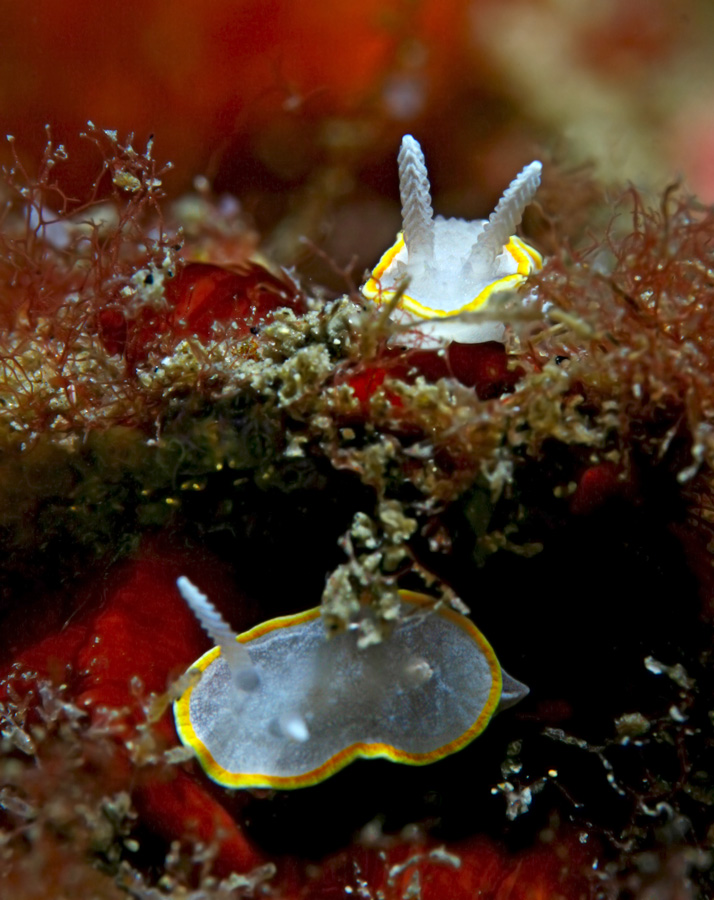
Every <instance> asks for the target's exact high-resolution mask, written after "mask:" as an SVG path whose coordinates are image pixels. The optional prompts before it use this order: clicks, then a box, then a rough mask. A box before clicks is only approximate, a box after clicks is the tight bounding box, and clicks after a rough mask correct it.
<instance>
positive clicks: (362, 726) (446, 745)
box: [174, 577, 528, 789]
mask: <svg viewBox="0 0 714 900" xmlns="http://www.w3.org/2000/svg"><path fill="white" fill-rule="evenodd" d="M178 588H179V590H180V592H181V595H182V596H183V598H184V599H185V600H186V602H187V603H188V605H189V606H190V607H191V609H192V610H193V611H194V613H195V614H196V615H197V617H198V618H199V620H200V622H201V624H202V625H203V627H204V628H205V629H206V631H207V632H208V634H209V635H210V637H211V638H212V639H213V641H214V642H215V644H216V646H215V647H214V648H213V649H212V650H209V651H208V652H207V653H205V654H204V655H203V656H202V657H201V658H200V659H199V660H198V661H197V662H196V663H194V665H193V666H192V669H194V670H198V671H199V672H200V673H201V677H200V679H199V681H198V683H196V684H194V685H193V686H192V687H190V688H189V689H188V690H187V691H186V692H185V693H184V694H183V695H182V696H181V697H180V698H179V700H177V701H176V703H175V704H174V715H175V719H176V727H177V730H178V733H179V737H180V738H181V740H182V742H183V743H184V744H185V745H186V746H188V747H191V748H192V749H193V750H194V752H195V754H196V756H197V757H198V760H199V762H200V763H201V765H202V767H203V768H204V770H205V771H206V773H207V774H208V775H209V777H210V778H212V779H213V780H214V781H216V782H218V784H222V785H225V786H226V787H231V788H248V787H250V788H258V787H263V788H283V789H285V788H299V787H306V786H307V785H311V784H315V783H317V782H318V781H322V780H323V779H325V778H328V777H329V776H330V775H332V774H334V773H335V772H337V771H338V770H339V769H341V768H343V766H346V765H347V764H348V763H350V762H352V761H353V760H355V759H357V758H360V757H361V758H372V757H383V758H386V759H389V760H392V761H394V762H402V763H409V764H411V765H417V766H418V765H425V764H426V763H431V762H435V761H436V760H439V759H442V758H443V757H444V756H447V755H448V754H450V753H454V752H456V751H457V750H460V749H461V748H462V747H464V746H466V744H468V743H469V742H470V741H472V740H473V739H474V738H475V737H476V736H477V735H479V734H480V733H481V732H482V731H483V730H484V728H485V727H486V725H487V724H488V722H489V719H490V718H491V716H492V715H493V714H494V713H495V712H497V711H498V710H499V709H503V708H505V707H507V706H511V705H513V704H514V703H517V702H518V701H519V700H520V699H521V698H523V697H524V696H525V695H526V694H527V693H528V688H527V687H525V685H523V684H521V683H520V682H518V681H516V680H515V679H514V678H511V677H510V676H509V675H507V674H506V673H505V672H503V670H502V669H501V666H500V665H499V662H498V659H497V658H496V655H495V653H494V652H493V650H492V648H491V646H490V644H489V643H488V641H487V640H486V638H485V637H484V636H483V635H482V634H481V632H480V631H479V630H478V629H477V628H476V626H475V625H474V624H473V623H472V622H471V621H470V620H469V619H467V618H466V617H465V616H462V615H461V614H460V613H457V612H455V611H454V610H452V609H449V608H445V607H442V608H439V609H434V608H433V605H434V598H433V597H426V596H425V595H423V594H415V593H412V592H409V591H400V598H401V604H402V608H401V619H400V621H399V623H398V624H397V625H396V626H395V628H394V631H393V632H392V634H391V635H390V636H389V637H388V638H387V639H386V640H385V641H384V642H382V643H381V644H376V645H371V646H369V647H365V648H359V647H358V646H357V634H356V632H355V631H350V630H347V631H345V632H342V633H339V634H336V635H334V636H332V637H328V636H327V635H326V633H325V628H324V625H323V623H322V620H321V617H320V610H319V608H316V609H309V610H307V611H306V612H303V613H299V614H297V615H293V616H284V617H282V618H278V619H272V620H270V621H269V622H264V623H263V624H262V625H258V626H256V627H255V628H252V629H251V630H250V631H247V632H246V633H245V634H241V635H235V634H234V633H233V632H231V629H230V626H228V625H227V624H226V623H225V622H224V620H223V619H222V618H221V616H220V614H219V613H218V612H217V610H216V609H215V608H214V607H213V605H212V604H211V603H210V601H209V600H208V598H207V597H206V596H205V595H203V594H202V593H201V592H200V591H199V590H198V589H197V588H196V587H195V586H194V585H193V584H191V582H190V581H189V580H188V579H187V578H185V577H182V578H179V580H178Z"/></svg>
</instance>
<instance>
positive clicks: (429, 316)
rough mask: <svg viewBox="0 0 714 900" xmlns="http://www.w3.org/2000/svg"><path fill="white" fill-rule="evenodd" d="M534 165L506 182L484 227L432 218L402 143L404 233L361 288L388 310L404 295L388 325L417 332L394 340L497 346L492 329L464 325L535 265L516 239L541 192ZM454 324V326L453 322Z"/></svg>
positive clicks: (487, 324)
mask: <svg viewBox="0 0 714 900" xmlns="http://www.w3.org/2000/svg"><path fill="white" fill-rule="evenodd" d="M540 172H541V164H540V163H539V162H533V163H531V164H530V165H529V166H526V167H525V169H523V171H522V172H521V173H520V174H519V175H518V176H517V177H516V178H515V179H514V180H513V181H512V182H511V184H510V185H509V187H508V188H507V190H506V191H505V193H504V195H503V197H502V198H501V200H500V201H499V203H498V205H497V207H496V209H495V210H494V212H493V214H492V215H491V216H490V218H489V219H477V220H475V221H472V222H469V221H465V220H463V219H444V218H442V217H441V216H437V217H436V218H434V216H433V213H432V208H431V196H430V189H429V179H428V175H427V171H426V165H425V163H424V157H423V155H422V153H421V148H420V147H419V144H418V143H417V142H416V141H415V140H414V138H412V137H411V135H405V137H404V139H403V141H402V148H401V150H400V154H399V186H400V194H401V198H402V219H403V231H402V232H401V233H400V234H399V235H398V236H397V241H396V243H395V244H394V245H393V246H392V247H391V248H390V249H389V250H388V251H387V252H386V253H385V254H384V256H383V257H382V259H381V260H380V261H379V263H378V264H377V266H376V267H375V269H374V271H373V273H372V277H371V278H370V279H369V280H368V282H367V283H366V284H365V285H364V287H363V288H362V292H363V294H364V295H365V297H368V298H370V299H372V300H374V301H375V302H376V303H380V304H381V303H388V302H390V301H392V300H393V298H394V297H395V295H396V293H397V292H398V291H403V294H402V296H401V298H400V299H399V302H398V305H397V308H396V309H395V311H394V313H393V317H394V319H395V321H398V322H406V323H409V324H416V325H418V330H416V329H415V330H414V331H413V332H411V333H409V332H406V333H405V334H400V335H399V338H398V342H399V343H402V344H405V345H422V346H423V345H424V344H426V345H429V344H443V343H448V342H449V341H461V342H463V343H480V342H483V341H490V340H501V339H502V338H503V332H504V326H503V324H502V323H500V322H495V321H487V320H481V321H475V320H474V317H472V321H468V318H467V317H465V316H464V315H463V314H464V313H469V312H476V311H478V310H480V309H482V308H483V307H484V305H485V304H486V303H487V301H488V299H489V297H491V296H492V295H493V294H494V293H496V292H497V291H503V290H509V289H515V288H517V287H518V286H519V285H520V284H522V282H523V281H524V279H525V278H526V277H527V276H528V275H529V274H530V273H531V272H533V271H535V270H537V269H539V268H540V267H541V265H542V258H541V256H540V254H539V253H538V252H537V251H536V250H534V249H533V248H532V247H529V246H528V244H526V243H525V242H524V241H522V240H521V239H520V238H518V237H515V236H514V235H513V232H514V231H515V229H516V227H517V226H518V223H519V222H520V220H521V218H522V215H523V210H524V209H525V207H526V206H527V205H528V203H530V201H531V200H532V199H533V196H534V194H535V192H536V190H537V188H538V185H539V184H540ZM459 316H460V318H459Z"/></svg>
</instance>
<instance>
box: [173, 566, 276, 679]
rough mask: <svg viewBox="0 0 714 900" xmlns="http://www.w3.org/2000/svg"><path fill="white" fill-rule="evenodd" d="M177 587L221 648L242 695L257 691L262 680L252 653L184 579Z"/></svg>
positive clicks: (203, 597) (192, 585)
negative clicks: (242, 692) (244, 692)
mask: <svg viewBox="0 0 714 900" xmlns="http://www.w3.org/2000/svg"><path fill="white" fill-rule="evenodd" d="M176 587H178V589H179V593H180V594H181V596H182V597H183V599H184V600H185V601H186V603H187V604H188V605H189V607H190V608H191V611H192V612H193V614H194V615H195V616H196V618H197V619H198V621H199V622H200V623H201V627H202V628H203V630H204V631H205V632H206V634H207V635H208V636H209V637H210V639H211V640H212V641H213V643H214V644H215V645H216V646H217V647H220V648H221V655H222V656H223V658H224V659H225V661H226V663H227V664H228V668H229V669H230V671H231V675H232V676H233V682H234V684H235V686H236V687H237V688H238V689H239V690H241V691H246V692H250V691H254V690H255V689H256V688H257V687H258V684H259V683H260V678H259V676H258V672H257V670H256V668H255V666H254V665H253V661H252V660H251V658H250V653H249V652H248V650H247V649H246V647H244V646H243V644H241V643H239V642H238V640H237V636H236V633H235V631H233V629H232V628H231V627H230V625H229V624H228V623H227V622H226V620H225V619H224V618H223V616H222V615H221V614H220V613H219V612H218V610H217V609H216V607H215V606H214V605H213V604H212V603H211V601H210V600H209V599H208V597H207V596H206V595H205V594H202V593H201V591H199V589H198V588H197V587H196V585H195V584H193V583H192V582H191V581H189V580H188V578H186V576H185V575H182V576H181V577H180V578H179V579H177V581H176Z"/></svg>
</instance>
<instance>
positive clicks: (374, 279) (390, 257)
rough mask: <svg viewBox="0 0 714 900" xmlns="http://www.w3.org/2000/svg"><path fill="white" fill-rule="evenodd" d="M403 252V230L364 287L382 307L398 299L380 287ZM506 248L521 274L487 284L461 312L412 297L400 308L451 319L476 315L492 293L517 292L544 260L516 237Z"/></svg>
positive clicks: (420, 315) (427, 316) (404, 297)
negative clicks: (467, 314) (436, 307)
mask: <svg viewBox="0 0 714 900" xmlns="http://www.w3.org/2000/svg"><path fill="white" fill-rule="evenodd" d="M403 249H404V235H403V233H402V232H401V231H400V232H399V234H398V235H397V240H396V243H395V244H394V245H393V246H392V247H390V248H389V250H387V251H386V253H384V254H383V256H382V258H381V259H380V260H379V262H378V263H377V265H376V266H375V268H374V271H373V272H372V275H371V276H370V278H369V280H368V281H367V283H366V284H365V286H364V287H363V288H362V293H363V294H364V296H365V297H366V298H367V299H369V300H374V302H375V303H377V304H378V305H380V304H382V303H388V302H389V301H390V300H391V299H392V297H394V295H395V294H396V291H393V290H389V289H383V288H382V287H381V286H380V280H381V278H382V276H383V275H384V273H385V272H386V271H387V269H388V268H389V266H391V264H392V263H393V262H394V259H395V258H396V257H397V256H398V255H399V253H400V252H401V250H403ZM505 249H506V250H507V251H508V252H509V253H510V254H511V256H512V257H513V260H514V261H515V263H516V267H517V271H516V272H514V273H513V274H512V275H504V276H503V278H498V279H497V280H496V281H493V282H491V284H489V285H487V286H486V287H485V288H484V289H483V290H482V291H481V292H480V293H479V294H477V296H476V297H474V299H473V300H470V301H469V302H468V303H466V304H464V306H462V307H460V308H459V309H454V310H443V309H434V308H433V307H431V306H426V304H424V303H420V302H419V301H418V300H415V299H414V297H410V296H409V294H403V295H402V298H401V300H400V301H399V308H400V309H406V310H407V311H408V312H410V313H412V314H413V315H415V316H417V317H418V318H420V319H441V318H450V317H452V316H458V315H459V313H464V312H474V311H475V310H477V309H480V308H481V307H482V306H483V305H484V303H486V301H487V300H488V299H489V297H490V296H491V295H492V294H494V293H497V292H498V291H503V290H507V289H509V288H511V289H513V288H517V287H519V286H520V285H521V284H523V282H524V281H525V279H526V277H527V276H528V275H530V274H531V273H532V272H534V271H538V270H539V269H542V268H543V257H542V256H541V255H540V253H538V251H537V250H535V249H534V248H533V247H531V246H529V245H528V244H526V242H525V241H522V240H521V239H520V238H519V237H516V236H515V235H514V236H513V237H511V238H510V239H509V241H508V243H507V244H506V247H505Z"/></svg>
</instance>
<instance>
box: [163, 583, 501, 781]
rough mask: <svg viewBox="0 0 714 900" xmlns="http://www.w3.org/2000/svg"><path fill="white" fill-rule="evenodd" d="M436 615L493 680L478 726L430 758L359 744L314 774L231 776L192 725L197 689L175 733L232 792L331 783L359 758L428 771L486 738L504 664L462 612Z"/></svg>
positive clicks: (187, 696)
mask: <svg viewBox="0 0 714 900" xmlns="http://www.w3.org/2000/svg"><path fill="white" fill-rule="evenodd" d="M399 595H400V597H401V599H402V600H403V601H404V602H406V603H411V604H412V605H414V606H427V605H429V604H430V603H434V602H435V599H436V598H434V597H428V596H427V595H426V594H419V593H416V592H414V591H399ZM319 615H320V607H319V606H318V607H315V608H313V609H308V610H305V611H304V612H301V613H297V614H295V615H292V616H280V617H278V618H275V619H269V620H268V621H267V622H263V623H261V624H260V625H256V626H255V627H254V628H251V629H250V630H249V631H245V632H243V634H240V635H238V636H237V640H238V641H240V642H241V643H242V644H247V643H249V642H250V641H252V640H255V639H256V638H259V637H261V636H262V635H264V634H268V633H269V632H271V631H275V630H277V629H278V628H289V627H290V626H292V625H302V624H304V623H305V622H311V621H312V620H313V619H316V618H318V616H319ZM435 615H439V616H443V617H444V618H446V619H448V620H449V621H450V622H453V623H454V624H455V625H458V626H459V627H460V628H461V629H462V630H463V631H465V632H466V633H467V634H468V635H470V637H471V638H472V639H473V640H474V641H475V642H476V644H477V645H478V647H479V649H480V650H481V652H482V653H483V655H484V656H485V657H486V660H487V662H488V666H489V669H490V670H491V675H492V679H493V680H492V682H491V690H490V692H489V695H488V700H487V701H486V704H485V705H484V707H483V709H482V710H481V714H480V715H479V717H478V719H476V721H475V722H474V723H473V725H471V727H470V728H468V729H467V730H466V731H465V732H464V733H463V734H461V735H460V736H459V737H458V738H456V739H455V740H453V741H450V742H449V743H448V744H444V745H443V746H442V747H439V748H437V749H436V750H432V751H430V752H429V753H408V752H406V751H404V750H398V749H396V748H395V747H392V746H391V745H390V744H382V743H376V744H367V743H357V744H350V746H349V747H346V748H345V749H344V750H341V751H340V752H339V753H336V754H335V755H334V756H331V757H330V758H329V759H328V760H327V762H325V763H323V764H322V765H321V766H318V768H316V769H312V770H311V771H310V772H306V773H304V774H303V775H296V776H279V775H262V774H259V773H250V774H248V773H245V772H239V773H236V772H229V771H228V770H227V769H224V768H223V766H221V765H220V764H219V763H217V762H216V760H215V759H214V758H213V756H212V754H211V752H210V750H208V749H207V747H206V746H205V744H203V742H202V741H201V740H200V739H199V737H198V735H197V734H196V732H195V731H194V728H193V725H192V724H191V694H192V692H193V687H190V688H189V689H188V690H187V691H186V692H185V693H184V694H182V695H181V697H180V698H179V699H178V700H177V701H176V702H175V703H174V719H175V721H176V730H177V732H178V735H179V738H180V739H181V742H182V743H183V744H184V745H186V746H188V747H191V748H192V749H193V751H194V753H195V754H196V756H197V757H198V760H199V762H200V764H201V767H202V768H203V769H204V771H205V772H206V774H207V775H208V777H209V778H211V779H212V780H213V781H215V782H217V783H218V784H221V785H223V786H224V787H229V788H247V787H251V788H280V789H282V790H290V789H294V788H301V787H309V786H310V785H313V784H317V783H318V782H320V781H324V780H325V779H326V778H329V777H330V776H331V775H334V774H335V773H336V772H338V771H339V770H340V769H343V768H344V767H345V766H347V765H349V763H351V762H354V760H356V759H374V758H377V757H382V758H384V759H389V760H391V761H392V762H400V763H405V764H406V765H411V766H424V765H427V764H428V763H432V762H436V761H437V760H440V759H443V758H444V757H445V756H449V755H450V754H451V753H456V751H457V750H461V749H462V748H463V747H465V746H466V745H467V744H469V743H471V741H473V740H474V738H476V737H478V736H479V734H481V732H482V731H483V730H484V729H485V728H486V725H488V723H489V720H490V719H491V716H492V715H493V713H494V712H495V710H496V707H497V706H498V702H499V700H500V698H501V691H502V675H501V665H500V663H499V662H498V659H497V657H496V654H495V653H494V650H493V648H492V647H491V645H490V644H489V642H488V641H487V640H486V638H485V637H484V636H483V635H482V634H481V632H480V631H479V630H478V628H477V627H476V626H475V625H474V624H473V622H472V621H471V620H470V619H467V618H466V617H465V616H462V615H461V613H457V612H455V611H454V610H452V609H450V608H448V607H441V608H440V609H438V610H436V611H435ZM220 652H221V650H220V647H213V649H211V650H209V651H208V652H207V653H204V654H203V656H202V657H201V658H200V659H198V660H197V661H196V662H195V663H194V664H193V665H192V666H191V669H194V670H198V671H199V672H204V671H205V670H206V669H207V668H208V666H210V664H211V663H212V662H213V661H214V660H215V659H216V658H217V657H218V656H219V655H220Z"/></svg>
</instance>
